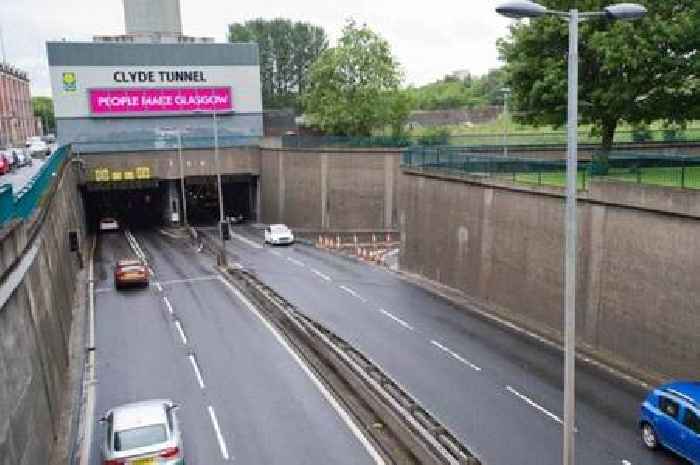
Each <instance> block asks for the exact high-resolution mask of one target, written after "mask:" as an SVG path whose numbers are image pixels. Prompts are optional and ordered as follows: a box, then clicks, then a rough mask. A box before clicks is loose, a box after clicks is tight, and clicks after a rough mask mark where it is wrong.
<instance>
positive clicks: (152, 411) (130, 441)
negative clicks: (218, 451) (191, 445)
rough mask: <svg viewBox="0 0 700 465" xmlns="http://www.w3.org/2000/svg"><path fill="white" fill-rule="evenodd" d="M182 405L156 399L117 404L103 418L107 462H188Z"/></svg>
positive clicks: (125, 464) (122, 464) (155, 464)
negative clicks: (180, 420) (180, 416)
mask: <svg viewBox="0 0 700 465" xmlns="http://www.w3.org/2000/svg"><path fill="white" fill-rule="evenodd" d="M178 407H179V406H178V404H176V403H175V402H173V401H172V400H168V399H152V400H145V401H141V402H134V403H130V404H124V405H120V406H118V407H114V408H113V409H111V410H109V411H108V412H106V413H105V415H104V416H103V417H102V418H100V423H102V424H103V426H104V430H105V435H104V442H103V443H102V458H103V464H104V465H184V463H185V459H184V456H183V450H182V433H181V431H180V426H179V424H178V419H177V416H176V414H175V411H176V410H177V409H178Z"/></svg>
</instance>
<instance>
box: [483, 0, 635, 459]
mask: <svg viewBox="0 0 700 465" xmlns="http://www.w3.org/2000/svg"><path fill="white" fill-rule="evenodd" d="M496 12H497V13H499V14H501V15H503V16H505V17H508V18H516V19H522V18H538V17H541V16H545V15H552V16H559V17H561V18H564V19H565V20H567V21H568V22H569V70H568V80H569V97H568V100H569V101H568V115H567V118H568V124H567V150H566V220H565V263H566V266H565V277H564V281H565V284H564V326H565V330H564V433H563V442H564V447H563V463H564V465H573V464H574V463H575V458H574V430H575V426H574V423H575V422H574V419H575V408H574V407H575V379H574V373H575V363H576V358H575V351H576V234H577V231H578V229H577V226H576V175H577V164H578V161H577V149H578V147H577V146H578V134H577V129H578V127H577V126H578V23H579V22H581V21H585V20H587V19H590V18H600V17H603V18H608V19H611V20H612V19H620V20H631V19H638V18H641V17H642V16H644V15H645V14H646V12H647V10H646V8H644V7H643V6H641V5H637V4H633V3H618V4H614V5H609V6H607V7H605V8H603V11H594V12H585V13H582V12H579V11H578V10H576V9H573V10H569V11H552V10H549V9H547V8H546V7H544V6H542V5H539V4H537V3H535V2H531V1H527V0H517V1H510V2H506V3H503V4H501V5H500V6H498V7H497V8H496Z"/></svg>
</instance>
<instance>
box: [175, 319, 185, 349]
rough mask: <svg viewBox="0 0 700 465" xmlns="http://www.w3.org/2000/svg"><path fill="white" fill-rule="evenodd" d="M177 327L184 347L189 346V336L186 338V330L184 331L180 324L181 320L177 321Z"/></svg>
mask: <svg viewBox="0 0 700 465" xmlns="http://www.w3.org/2000/svg"><path fill="white" fill-rule="evenodd" d="M175 327H176V328H177V331H178V332H179V333H180V339H182V343H183V344H184V345H187V336H185V330H183V329H182V323H180V320H177V321H175Z"/></svg>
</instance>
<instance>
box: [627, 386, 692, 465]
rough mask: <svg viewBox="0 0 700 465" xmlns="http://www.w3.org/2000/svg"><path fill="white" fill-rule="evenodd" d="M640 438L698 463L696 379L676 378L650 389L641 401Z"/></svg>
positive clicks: (650, 444) (649, 445) (648, 443)
mask: <svg viewBox="0 0 700 465" xmlns="http://www.w3.org/2000/svg"><path fill="white" fill-rule="evenodd" d="M639 428H640V431H641V436H642V442H643V443H644V445H645V446H646V447H647V448H649V449H658V448H660V447H663V448H666V449H669V450H671V451H672V452H674V453H676V454H678V455H680V456H681V457H683V458H685V459H687V460H689V461H690V462H691V463H696V464H697V463H700V381H676V382H673V383H668V384H664V385H662V386H660V387H658V388H656V389H654V390H653V391H652V392H651V393H649V395H648V396H647V398H646V399H645V400H644V402H643V403H642V408H641V414H640V419H639Z"/></svg>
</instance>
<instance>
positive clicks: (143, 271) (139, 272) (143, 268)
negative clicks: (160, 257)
mask: <svg viewBox="0 0 700 465" xmlns="http://www.w3.org/2000/svg"><path fill="white" fill-rule="evenodd" d="M149 279H150V274H149V272H148V266H147V265H146V264H145V263H144V262H143V261H141V260H137V259H132V258H125V259H123V260H119V261H118V262H117V264H116V266H115V267H114V287H116V288H117V289H121V288H123V287H125V286H129V285H139V286H143V287H148V281H149Z"/></svg>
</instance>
